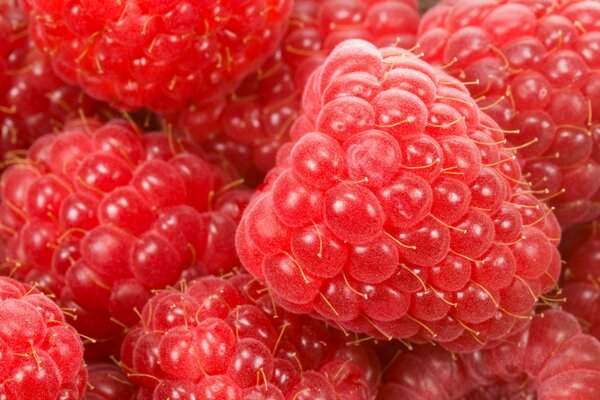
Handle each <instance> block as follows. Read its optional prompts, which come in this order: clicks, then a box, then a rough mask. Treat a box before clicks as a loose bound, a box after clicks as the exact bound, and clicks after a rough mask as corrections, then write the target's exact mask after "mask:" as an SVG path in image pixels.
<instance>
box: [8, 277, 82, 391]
mask: <svg viewBox="0 0 600 400" xmlns="http://www.w3.org/2000/svg"><path fill="white" fill-rule="evenodd" d="M86 382H87V374H86V370H85V366H84V364H83V345H82V343H81V340H80V339H79V337H78V336H77V332H75V329H73V328H72V327H71V326H69V325H68V324H67V323H66V322H65V318H64V316H63V313H62V312H61V310H60V309H59V308H58V306H56V304H54V303H53V302H52V300H50V299H49V298H48V297H46V296H45V295H43V294H41V293H39V292H38V291H37V290H36V289H35V288H31V287H29V286H26V285H24V284H21V283H19V282H17V281H15V280H13V279H10V278H6V277H0V398H2V399H7V400H31V399H36V400H59V399H73V400H76V399H83V395H84V391H85V386H86Z"/></svg>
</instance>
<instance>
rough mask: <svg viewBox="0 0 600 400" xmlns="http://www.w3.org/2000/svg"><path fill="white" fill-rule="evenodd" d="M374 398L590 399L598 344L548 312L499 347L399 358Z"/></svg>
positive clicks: (424, 351) (596, 379)
mask: <svg viewBox="0 0 600 400" xmlns="http://www.w3.org/2000/svg"><path fill="white" fill-rule="evenodd" d="M388 371H389V372H388V373H387V374H386V376H385V377H384V381H385V383H384V384H383V385H382V387H381V390H380V393H379V396H378V397H377V399H378V400H396V399H404V400H422V399H458V398H467V399H480V400H485V399H489V400H494V399H500V398H503V399H505V398H510V399H517V398H519V399H525V398H527V399H529V398H532V399H533V398H535V399H538V400H550V399H572V400H574V399H577V400H595V399H598V398H599V397H600V342H598V340H597V339H595V338H594V337H592V336H590V335H586V334H583V333H582V332H581V328H580V326H579V324H578V323H577V320H576V319H575V318H574V317H573V316H572V315H570V314H568V313H566V312H564V311H559V310H549V311H547V312H545V313H544V316H543V317H542V316H538V317H535V318H534V319H533V321H532V322H531V324H530V325H529V327H528V328H527V329H526V330H524V331H523V332H522V333H519V334H518V335H516V336H514V337H513V338H511V339H510V341H509V342H506V343H504V344H502V345H500V346H499V347H496V348H492V349H488V350H483V351H479V352H477V353H474V354H459V355H453V354H451V353H449V352H446V351H444V350H442V349H440V348H437V347H433V346H421V347H419V348H418V349H417V350H415V351H414V352H408V353H405V354H401V355H400V356H399V357H398V358H396V360H395V361H394V362H393V363H392V364H391V365H390V366H389V368H388Z"/></svg>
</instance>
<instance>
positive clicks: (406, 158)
mask: <svg viewBox="0 0 600 400" xmlns="http://www.w3.org/2000/svg"><path fill="white" fill-rule="evenodd" d="M302 100H303V107H304V111H305V112H304V114H303V115H302V116H301V117H300V118H299V119H298V120H297V121H296V123H295V125H294V128H293V131H294V138H295V140H296V141H295V142H294V143H293V144H292V145H290V148H289V149H287V152H285V153H284V154H280V163H279V166H278V167H277V168H276V169H274V170H273V171H271V173H270V174H269V175H268V176H267V179H266V181H265V185H264V187H263V188H262V190H260V191H258V192H257V193H256V194H255V195H254V197H253V200H252V201H251V203H250V205H249V206H248V208H247V209H246V211H245V213H244V217H243V218H242V221H241V223H240V225H239V227H238V231H237V236H236V241H237V246H236V248H237V250H238V254H239V256H240V260H241V261H242V263H243V265H244V266H245V267H246V268H247V269H248V270H249V271H250V272H251V273H252V274H254V275H255V276H256V277H257V278H258V279H259V280H261V281H263V282H265V284H266V286H267V287H268V288H269V289H270V291H271V293H272V294H273V297H274V298H275V300H276V302H279V303H280V304H281V305H282V306H283V307H285V308H287V309H289V310H291V311H293V312H299V313H310V314H312V315H313V316H316V317H318V318H322V319H325V320H329V321H334V322H335V324H336V325H339V326H341V327H343V328H344V329H346V330H349V331H355V332H362V333H367V334H369V335H372V336H375V337H379V338H381V337H387V338H391V337H395V338H408V339H410V340H414V341H429V340H433V341H436V342H439V343H442V345H443V346H444V347H446V348H448V349H451V350H454V351H469V350H473V349H475V348H479V347H481V346H484V345H485V344H487V343H488V342H491V341H494V340H497V339H501V338H503V337H506V336H508V335H509V334H510V333H511V332H512V331H513V330H514V329H517V327H519V326H520V325H521V324H522V322H523V321H524V319H523V318H524V317H525V318H526V316H527V315H529V314H530V313H531V312H532V308H533V305H534V303H535V302H536V300H537V298H538V296H539V295H540V294H542V293H545V292H547V291H549V290H550V289H551V288H552V287H553V286H554V284H555V281H556V279H557V277H558V274H559V271H560V256H559V254H558V251H557V249H556V245H557V243H558V240H559V238H560V229H559V226H558V223H557V221H556V219H555V217H554V216H553V215H552V213H551V211H550V209H549V208H548V207H546V206H545V205H543V204H541V203H540V202H539V201H538V200H536V199H535V197H533V196H532V195H531V192H530V190H529V189H528V187H527V186H526V185H523V184H522V180H523V178H522V177H521V172H520V168H519V166H518V164H517V163H516V161H515V156H514V154H513V153H512V152H511V151H509V150H508V149H506V148H504V147H503V142H504V136H503V134H502V133H501V130H500V129H499V128H498V126H497V125H496V124H495V123H494V122H493V121H492V120H491V119H490V118H489V117H487V116H485V115H484V114H483V113H480V111H479V109H478V108H477V106H476V104H475V102H474V101H473V100H472V99H471V97H470V96H469V94H468V91H467V90H466V89H465V87H464V86H463V85H462V84H460V83H459V82H458V81H457V80H455V79H454V78H452V77H450V76H448V75H446V74H445V73H443V72H441V71H439V70H436V69H434V68H433V67H431V66H429V65H428V64H427V63H425V62H423V61H420V60H418V57H417V56H415V55H414V54H413V53H410V52H408V51H406V50H401V49H398V48H394V47H391V48H383V49H379V50H378V49H377V48H375V47H374V46H373V45H371V44H369V43H367V42H365V41H361V40H350V41H346V42H343V43H342V44H340V45H339V46H338V47H337V48H336V49H335V50H334V51H333V52H332V53H331V55H330V56H329V57H328V58H327V59H326V61H325V62H324V64H323V65H322V67H320V68H319V69H317V70H316V71H315V72H314V73H313V74H312V75H311V78H310V80H309V83H308V86H307V89H306V91H305V92H304V95H303V99H302ZM284 150H285V149H284ZM282 153H283V150H282Z"/></svg>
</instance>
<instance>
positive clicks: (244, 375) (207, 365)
mask: <svg viewBox="0 0 600 400" xmlns="http://www.w3.org/2000/svg"><path fill="white" fill-rule="evenodd" d="M181 285H182V286H181V290H175V289H173V290H168V291H165V292H161V293H159V294H157V295H156V296H155V297H153V298H152V299H150V301H149V302H148V303H147V305H146V306H145V307H144V310H143V312H142V315H143V316H144V318H143V320H142V322H141V324H138V325H136V326H135V327H133V328H132V329H131V330H130V331H129V332H128V334H127V336H126V338H125V340H124V342H123V346H122V349H121V365H122V367H123V369H124V372H125V373H126V374H127V376H128V377H129V379H131V380H132V381H133V382H135V383H136V384H139V385H140V386H141V390H140V392H139V394H138V398H143V399H146V398H148V399H152V398H169V397H168V396H167V394H168V393H177V396H179V397H174V396H175V394H172V395H171V398H185V399H188V398H189V399H193V398H202V399H204V398H206V399H209V398H210V399H212V398H215V399H231V400H240V399H244V400H265V399H268V400H288V399H289V400H292V399H298V398H307V399H308V398H321V397H306V396H309V394H312V395H314V396H317V395H318V394H323V395H327V396H329V397H327V398H331V399H335V398H344V399H350V398H352V399H357V400H359V399H365V400H368V399H372V398H373V397H374V396H375V393H376V391H377V387H378V385H379V376H380V369H379V364H378V362H377V361H376V360H375V359H374V358H373V354H372V352H371V350H370V349H369V348H368V347H366V346H364V345H357V346H350V345H345V343H344V342H343V339H342V337H341V336H340V335H339V334H338V333H337V332H336V331H335V330H333V331H332V330H330V329H329V328H328V327H327V326H326V325H325V324H324V323H322V322H319V321H316V320H314V319H312V318H308V317H302V316H296V315H293V314H290V313H288V312H286V311H285V310H283V309H280V308H277V307H276V306H274V305H273V303H272V301H271V300H270V298H269V295H268V294H266V293H265V292H264V288H263V287H262V286H260V285H259V284H258V283H257V282H256V281H255V280H253V279H252V278H251V276H250V275H247V274H242V275H237V276H233V277H231V278H229V279H222V278H216V277H204V278H200V279H197V280H194V281H190V282H185V281H182V283H181ZM173 300H176V301H177V304H178V306H175V304H174V303H173ZM165 307H168V308H169V309H174V308H179V309H180V310H181V311H182V312H184V313H186V314H187V318H185V319H178V320H176V321H175V320H171V321H172V323H171V324H170V325H169V326H166V325H164V324H163V323H162V322H161V320H160V319H158V318H157V317H158V313H159V312H158V310H161V309H164V308H165ZM164 396H167V397H164ZM194 396H196V397H194ZM302 396H304V397H302Z"/></svg>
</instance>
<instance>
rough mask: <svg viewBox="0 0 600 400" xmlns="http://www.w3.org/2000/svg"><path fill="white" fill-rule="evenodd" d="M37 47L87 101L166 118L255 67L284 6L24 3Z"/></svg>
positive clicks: (261, 1)
mask: <svg viewBox="0 0 600 400" xmlns="http://www.w3.org/2000/svg"><path fill="white" fill-rule="evenodd" d="M25 3H26V4H27V7H28V9H29V13H30V18H31V21H33V22H32V27H31V35H32V37H33V38H34V40H35V42H36V44H37V46H38V47H39V48H40V49H42V50H44V52H46V53H47V54H50V55H51V58H52V63H53V66H54V69H55V71H56V72H57V73H58V75H59V76H60V77H61V78H62V79H64V80H65V81H66V82H69V83H71V84H78V85H80V86H81V87H82V88H83V89H84V91H85V92H86V93H87V94H89V95H90V96H92V97H94V98H96V99H100V100H104V101H108V102H111V103H112V104H113V105H115V106H117V107H119V108H124V109H128V110H132V109H138V108H141V107H149V108H151V109H152V110H154V111H158V112H165V111H173V110H176V109H178V108H181V107H183V106H184V105H185V104H186V103H187V102H188V101H189V100H193V99H195V100H202V101H203V100H208V99H209V98H210V97H211V96H219V95H223V94H225V93H227V92H228V91H230V90H231V89H233V88H235V86H236V85H237V84H238V83H239V82H240V81H241V80H242V79H243V78H244V77H245V76H246V75H247V74H249V73H251V72H252V71H253V70H254V69H256V68H257V67H258V65H259V64H260V63H261V62H262V61H264V60H265V59H266V58H267V57H268V55H269V54H270V53H272V52H273V51H274V50H275V48H276V46H277V44H278V41H279V39H280V38H281V35H282V34H283V30H284V27H285V24H286V20H287V17H288V14H289V8H290V6H291V2H290V1H288V0H284V1H275V0H244V1H230V0H226V1H207V2H196V1H188V0H171V1H151V0H143V1H134V0H127V1H119V2H115V1H112V0H106V1H105V0H102V1H92V2H90V1H83V0H75V1H59V2H47V1H40V0H26V2H25Z"/></svg>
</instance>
